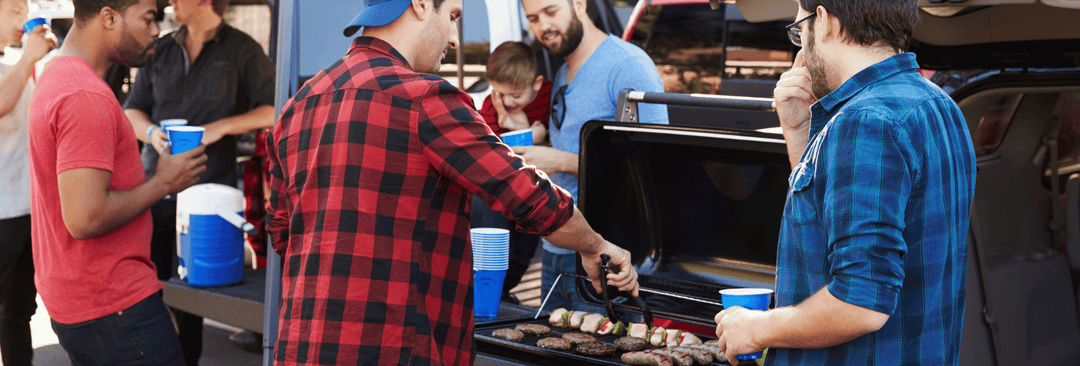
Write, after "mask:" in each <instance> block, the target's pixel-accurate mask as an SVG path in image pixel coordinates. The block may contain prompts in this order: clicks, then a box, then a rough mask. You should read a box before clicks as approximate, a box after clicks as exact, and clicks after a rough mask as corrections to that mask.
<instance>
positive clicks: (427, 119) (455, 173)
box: [417, 81, 574, 235]
mask: <svg viewBox="0 0 1080 366" xmlns="http://www.w3.org/2000/svg"><path fill="white" fill-rule="evenodd" d="M469 99H470V98H469V96H468V95H467V94H465V93H464V92H462V91H461V90H459V89H458V88H455V87H454V86H452V85H450V83H448V82H446V81H442V82H440V83H438V84H436V85H433V86H432V87H431V88H430V89H429V90H428V92H427V93H426V95H425V96H424V97H423V98H422V105H421V109H420V111H419V119H418V125H417V126H418V127H417V128H418V135H419V139H420V142H421V144H422V149H423V155H424V158H425V160H427V161H428V163H429V164H431V166H433V167H435V169H436V170H437V171H439V173H441V174H443V175H444V176H446V177H448V178H450V179H452V180H453V181H454V182H456V183H457V184H458V185H461V186H462V187H464V188H465V189H466V190H467V191H469V192H471V193H473V194H475V195H477V196H479V197H480V198H481V199H483V200H484V202H487V203H488V205H489V206H490V207H491V208H492V209H494V210H495V211H498V212H501V213H502V214H503V215H505V216H506V217H508V218H510V219H512V220H514V221H516V222H517V228H518V230H520V231H523V232H528V233H534V234H540V235H548V234H551V233H552V232H554V231H555V230H558V228H559V227H561V226H562V225H563V224H564V223H566V221H567V220H569V219H570V217H571V215H573V207H574V206H573V198H571V197H570V194H569V193H567V192H566V191H565V190H563V189H562V188H559V187H558V186H556V185H554V184H553V183H551V180H550V179H548V177H547V175H545V174H544V173H543V172H541V171H539V170H536V168H535V167H533V166H530V165H526V164H525V162H524V161H523V160H522V159H521V157H520V156H518V155H517V154H514V152H513V151H511V150H510V147H508V146H506V145H504V144H503V143H502V142H500V141H499V139H498V137H496V136H495V135H493V134H492V133H491V130H490V129H489V128H488V127H487V125H486V124H484V122H483V119H482V118H481V116H480V115H479V114H478V113H477V112H476V110H475V109H473V108H472V107H470V106H471V105H472V101H471V100H469Z"/></svg>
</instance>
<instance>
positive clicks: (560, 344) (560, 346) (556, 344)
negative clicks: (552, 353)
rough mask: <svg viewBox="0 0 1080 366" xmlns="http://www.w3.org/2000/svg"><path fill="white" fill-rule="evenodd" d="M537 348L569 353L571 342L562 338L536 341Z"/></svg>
mask: <svg viewBox="0 0 1080 366" xmlns="http://www.w3.org/2000/svg"><path fill="white" fill-rule="evenodd" d="M536 346H537V347H540V348H547V349H553V350H556V351H569V350H570V341H568V340H565V339H562V338H555V337H547V338H544V339H541V340H539V341H536Z"/></svg>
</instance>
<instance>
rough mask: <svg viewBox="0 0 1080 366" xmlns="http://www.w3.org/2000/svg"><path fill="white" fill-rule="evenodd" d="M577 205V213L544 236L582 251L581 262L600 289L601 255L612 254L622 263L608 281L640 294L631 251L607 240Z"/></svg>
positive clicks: (550, 241) (613, 261)
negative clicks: (631, 259) (586, 219)
mask: <svg viewBox="0 0 1080 366" xmlns="http://www.w3.org/2000/svg"><path fill="white" fill-rule="evenodd" d="M573 207H574V215H573V216H571V217H570V220H567V221H566V223H565V224H563V226H562V227H559V229H558V230H555V232H553V233H551V235H548V236H545V237H544V239H547V241H548V242H549V243H551V244H553V245H555V246H557V247H559V248H563V249H569V250H573V251H575V252H578V254H580V255H581V266H582V267H583V268H585V272H586V273H588V274H589V278H591V279H593V281H592V284H593V288H594V289H595V290H596V292H597V293H600V292H601V291H603V289H602V288H600V281H599V279H600V255H601V254H607V255H610V256H611V263H612V264H615V265H617V266H619V274H618V275H614V274H608V276H607V277H608V283H609V284H610V285H612V286H615V287H617V288H619V289H620V290H623V291H630V292H631V294H633V295H634V297H637V296H638V283H637V277H638V276H637V271H635V270H634V265H633V264H632V263H631V262H630V252H628V251H626V250H625V249H622V248H620V247H618V246H616V245H615V244H612V243H611V242H609V241H607V240H604V238H602V237H600V234H598V233H597V232H596V231H593V229H592V227H591V226H589V222H587V221H585V217H584V216H582V214H581V211H578V209H577V206H573Z"/></svg>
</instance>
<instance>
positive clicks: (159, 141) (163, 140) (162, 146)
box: [150, 127, 169, 155]
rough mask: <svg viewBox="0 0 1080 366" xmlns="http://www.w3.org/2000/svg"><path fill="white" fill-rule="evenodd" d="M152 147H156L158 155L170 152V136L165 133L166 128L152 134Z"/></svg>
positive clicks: (156, 130) (155, 130)
mask: <svg viewBox="0 0 1080 366" xmlns="http://www.w3.org/2000/svg"><path fill="white" fill-rule="evenodd" d="M150 146H153V147H154V150H156V151H157V152H158V155H164V154H166V152H167V151H168V150H169V135H168V134H166V133H165V128H163V127H158V128H155V129H154V132H151V133H150Z"/></svg>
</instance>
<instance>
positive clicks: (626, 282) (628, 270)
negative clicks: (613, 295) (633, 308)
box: [580, 240, 638, 297]
mask: <svg viewBox="0 0 1080 366" xmlns="http://www.w3.org/2000/svg"><path fill="white" fill-rule="evenodd" d="M580 254H581V266H582V267H584V268H585V272H586V273H588V274H589V278H591V279H592V284H593V289H595V290H596V293H600V292H602V291H603V289H601V288H600V254H607V255H610V256H611V264H613V265H615V266H617V267H618V268H619V273H618V274H615V273H608V275H607V280H608V284H610V285H612V286H615V287H618V288H619V290H620V291H626V292H630V293H631V294H632V295H634V297H637V296H638V282H637V278H638V275H637V271H636V270H634V265H633V264H631V263H630V252H628V251H626V249H623V248H619V247H618V246H616V245H615V244H612V243H611V242H609V241H607V240H604V243H603V244H602V245H601V250H600V251H599V252H596V253H584V252H583V253H580Z"/></svg>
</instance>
